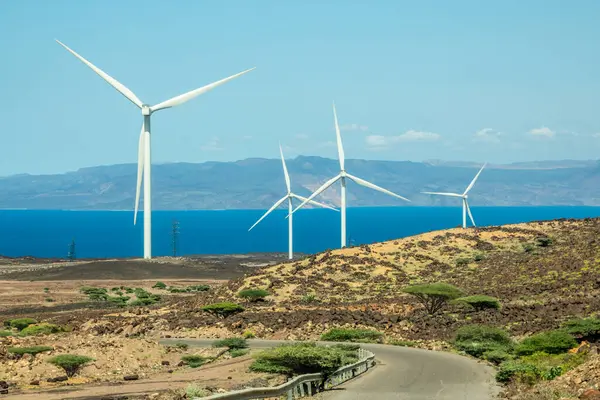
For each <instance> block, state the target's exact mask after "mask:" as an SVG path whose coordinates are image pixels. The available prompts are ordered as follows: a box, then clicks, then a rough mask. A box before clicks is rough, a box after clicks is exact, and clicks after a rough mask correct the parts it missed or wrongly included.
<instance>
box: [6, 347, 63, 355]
mask: <svg viewBox="0 0 600 400" xmlns="http://www.w3.org/2000/svg"><path fill="white" fill-rule="evenodd" d="M7 350H8V352H9V353H11V354H16V355H18V356H22V355H24V354H31V355H32V356H35V355H36V354H39V353H43V352H45V351H52V350H54V348H53V347H49V346H32V347H9V348H8V349H7Z"/></svg>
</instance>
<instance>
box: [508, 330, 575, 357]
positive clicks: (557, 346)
mask: <svg viewBox="0 0 600 400" xmlns="http://www.w3.org/2000/svg"><path fill="white" fill-rule="evenodd" d="M575 346H577V342H576V341H575V339H574V338H573V336H571V335H570V334H569V333H567V332H564V331H560V330H556V331H549V332H542V333H538V334H536V335H533V336H531V337H528V338H526V339H524V340H523V341H522V342H521V343H519V345H518V346H517V348H516V349H515V350H516V353H517V354H518V355H520V356H527V355H531V354H534V353H538V352H544V353H547V354H561V353H564V352H566V351H568V350H569V349H572V348H573V347H575Z"/></svg>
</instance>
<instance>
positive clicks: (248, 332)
mask: <svg viewBox="0 0 600 400" xmlns="http://www.w3.org/2000/svg"><path fill="white" fill-rule="evenodd" d="M242 336H243V338H244V339H253V338H255V337H256V335H255V334H254V332H252V331H251V330H245V331H244V333H243V335H242Z"/></svg>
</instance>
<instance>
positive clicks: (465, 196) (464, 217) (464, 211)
mask: <svg viewBox="0 0 600 400" xmlns="http://www.w3.org/2000/svg"><path fill="white" fill-rule="evenodd" d="M486 165H487V163H485V164H483V166H482V167H481V169H480V170H479V172H477V175H475V178H473V180H472V181H471V183H470V184H469V186H467V190H465V192H464V193H463V194H457V193H446V192H421V193H425V194H434V195H438V196H449V197H460V198H461V199H462V221H463V223H462V227H463V228H466V227H467V213H469V218H471V222H472V223H473V226H475V220H474V219H473V214H471V209H470V208H469V202H468V201H467V199H468V198H469V196H468V194H467V193H469V190H471V189H472V188H473V185H475V181H477V178H479V174H481V171H483V169H484V168H485V166H486Z"/></svg>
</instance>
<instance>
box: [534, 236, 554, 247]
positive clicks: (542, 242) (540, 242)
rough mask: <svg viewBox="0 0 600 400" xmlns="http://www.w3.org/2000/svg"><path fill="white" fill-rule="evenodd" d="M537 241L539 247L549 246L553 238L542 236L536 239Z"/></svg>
mask: <svg viewBox="0 0 600 400" xmlns="http://www.w3.org/2000/svg"><path fill="white" fill-rule="evenodd" d="M535 242H536V244H537V245H538V246H539V247H548V246H550V245H551V244H552V239H551V238H549V237H548V236H540V237H538V238H537V239H535Z"/></svg>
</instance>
